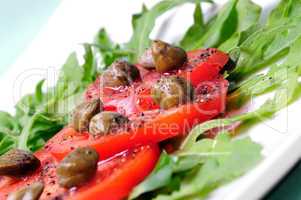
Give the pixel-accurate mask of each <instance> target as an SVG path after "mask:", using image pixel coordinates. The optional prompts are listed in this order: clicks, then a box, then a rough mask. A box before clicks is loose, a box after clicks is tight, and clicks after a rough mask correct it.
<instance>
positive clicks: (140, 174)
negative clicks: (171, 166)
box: [67, 145, 160, 200]
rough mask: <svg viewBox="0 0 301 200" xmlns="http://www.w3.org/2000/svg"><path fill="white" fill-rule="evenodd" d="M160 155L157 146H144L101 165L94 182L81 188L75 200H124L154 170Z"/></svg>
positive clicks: (73, 198)
mask: <svg viewBox="0 0 301 200" xmlns="http://www.w3.org/2000/svg"><path fill="white" fill-rule="evenodd" d="M159 155H160V150H159V147H158V146H157V145H155V146H153V145H152V146H142V147H139V148H137V149H135V150H132V151H128V152H126V153H123V154H120V155H117V156H115V157H113V158H112V159H110V160H107V161H104V162H101V163H99V165H98V169H97V173H96V176H95V178H94V179H93V180H92V181H90V183H88V184H86V185H85V186H83V187H81V188H79V189H78V190H77V191H76V192H75V193H74V194H73V195H72V194H71V195H70V196H69V198H67V199H70V200H71V199H72V200H87V199H89V200H121V199H124V198H126V197H127V196H128V195H129V193H130V192H131V190H132V189H133V187H134V186H136V185H137V184H138V183H140V182H141V181H142V180H144V179H145V177H146V176H147V175H148V174H149V173H150V172H151V171H152V170H153V168H154V167H155V165H156V163H157V161H158V158H159Z"/></svg>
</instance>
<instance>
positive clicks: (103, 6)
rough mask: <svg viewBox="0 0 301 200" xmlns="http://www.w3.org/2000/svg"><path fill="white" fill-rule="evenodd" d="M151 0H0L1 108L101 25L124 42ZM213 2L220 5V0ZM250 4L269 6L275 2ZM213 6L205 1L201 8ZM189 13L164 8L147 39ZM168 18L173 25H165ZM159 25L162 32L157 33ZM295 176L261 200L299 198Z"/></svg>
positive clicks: (171, 33) (183, 23)
mask: <svg viewBox="0 0 301 200" xmlns="http://www.w3.org/2000/svg"><path fill="white" fill-rule="evenodd" d="M156 2H158V0H127V1H126V0H107V1H104V0H102V1H100V0H64V1H60V0H43V1H41V0H21V1H20V0H0V91H1V93H2V98H1V99H0V110H7V111H10V112H13V110H14V109H13V106H14V104H15V102H16V101H17V100H18V99H19V97H20V96H22V95H24V94H26V93H29V92H32V91H33V86H34V85H35V83H36V82H37V81H39V80H41V79H43V78H49V77H48V74H49V70H53V71H54V73H55V72H56V71H57V70H58V69H59V67H60V65H61V64H62V63H63V62H64V60H65V59H66V57H67V56H68V54H69V53H70V52H71V51H73V50H74V49H77V48H79V46H80V45H79V44H80V43H82V42H86V41H91V40H92V39H93V37H94V35H95V33H96V32H97V30H98V29H99V28H101V27H105V28H106V29H107V31H108V33H109V34H110V35H111V37H112V38H113V40H115V41H117V42H125V41H127V40H128V39H129V37H130V35H131V33H132V32H131V15H132V14H133V13H137V12H139V11H140V10H141V7H142V4H143V3H145V4H146V5H147V6H151V5H153V4H155V3H156ZM218 2H219V3H221V4H222V3H223V2H225V0H220V1H218ZM255 2H257V3H260V4H261V5H264V6H267V5H270V6H272V5H273V4H274V3H276V2H277V1H272V0H264V1H263V0H256V1H255ZM212 9H214V8H209V6H208V7H206V5H205V10H207V11H209V12H210V11H212ZM268 9H270V7H268ZM192 11H193V5H185V6H184V7H181V8H179V9H176V10H173V11H171V12H168V13H167V14H166V15H164V16H163V17H161V18H160V19H159V21H158V26H157V27H156V28H155V30H154V32H153V34H152V37H160V38H161V39H164V40H167V41H175V40H177V36H178V35H180V34H181V33H183V32H184V31H185V30H186V28H187V27H188V26H189V25H190V24H191V22H192V15H191V14H192ZM175 13H176V15H175ZM168 18H173V19H174V21H176V23H170V24H167V23H166V19H168ZM162 27H165V29H163V30H165V31H164V32H159V31H158V30H159V29H160V28H162ZM180 27H181V28H180ZM54 82H55V78H54V79H51V77H50V80H49V82H48V85H52V84H54ZM16 88H17V90H16ZM3 97H4V98H3ZM300 180H301V164H300V163H299V164H298V165H296V166H295V167H294V169H293V170H292V171H291V172H290V174H289V175H288V176H287V177H286V178H285V179H283V180H282V181H281V182H280V184H278V186H277V187H275V188H274V189H273V190H272V191H271V192H270V193H269V194H267V196H266V197H265V199H268V200H298V199H301V189H300V185H301V181H300Z"/></svg>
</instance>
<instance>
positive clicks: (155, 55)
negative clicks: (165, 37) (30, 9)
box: [139, 40, 187, 73]
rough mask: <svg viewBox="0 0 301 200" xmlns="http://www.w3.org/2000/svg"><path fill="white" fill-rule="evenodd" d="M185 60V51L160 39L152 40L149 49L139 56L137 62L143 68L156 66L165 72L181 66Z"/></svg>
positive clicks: (158, 69) (157, 69)
mask: <svg viewBox="0 0 301 200" xmlns="http://www.w3.org/2000/svg"><path fill="white" fill-rule="evenodd" d="M186 60H187V55H186V52H185V51H184V50H183V49H181V48H179V47H175V46H172V45H170V44H168V43H166V42H163V41H161V40H154V41H153V42H152V45H151V47H150V49H148V50H146V51H145V53H144V54H143V55H142V56H141V58H140V60H139V64H141V65H142V66H144V67H145V68H156V71H158V72H161V73H162V72H166V71H169V70H172V69H175V68H177V67H181V66H182V65H183V64H184V63H185V62H186Z"/></svg>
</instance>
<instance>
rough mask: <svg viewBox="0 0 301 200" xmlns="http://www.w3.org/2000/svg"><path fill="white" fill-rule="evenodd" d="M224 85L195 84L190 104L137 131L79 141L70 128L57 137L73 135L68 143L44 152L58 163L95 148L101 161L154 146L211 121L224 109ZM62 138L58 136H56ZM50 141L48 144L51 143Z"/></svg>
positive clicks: (57, 143)
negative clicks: (82, 148) (75, 151)
mask: <svg viewBox="0 0 301 200" xmlns="http://www.w3.org/2000/svg"><path fill="white" fill-rule="evenodd" d="M227 86H228V82H227V81H226V80H224V79H223V78H220V79H217V80H215V81H208V82H203V83H202V84H199V86H198V88H196V91H197V93H198V95H197V99H196V100H195V101H194V102H193V103H189V104H185V105H181V106H179V107H177V108H173V109H170V110H167V111H161V113H159V114H155V115H154V117H153V118H151V119H150V120H148V121H146V122H144V123H143V124H140V125H141V127H140V126H139V127H138V128H132V129H131V130H130V131H124V132H120V133H116V134H112V135H107V136H102V137H100V138H97V139H95V138H93V137H89V134H88V133H85V134H81V136H80V137H89V139H85V140H81V139H80V138H78V137H77V136H76V135H78V133H76V132H75V131H74V130H73V129H72V128H67V129H64V130H63V131H62V132H61V133H59V134H58V135H64V134H70V132H71V133H72V134H74V135H75V136H73V137H71V138H70V139H69V140H56V141H55V142H53V145H47V147H48V148H47V149H48V150H49V151H50V152H51V153H52V154H53V155H54V156H55V157H57V158H58V159H62V158H63V157H64V156H65V155H66V154H67V153H69V152H70V151H71V150H72V149H74V148H76V147H79V146H91V147H93V148H95V149H96V150H97V151H98V152H99V154H100V156H101V159H106V158H108V157H110V156H112V155H114V154H116V153H118V152H122V151H124V150H126V149H130V148H133V147H135V146H137V145H143V144H148V143H158V142H161V141H163V140H166V139H169V138H172V137H175V136H179V135H181V134H182V135H183V134H186V133H187V132H188V131H189V130H191V129H192V128H193V126H194V125H196V124H199V123H201V122H204V121H206V120H209V119H212V118H213V117H215V116H217V115H218V114H220V113H221V112H223V111H224V109H225V99H226V94H227ZM57 137H62V136H57ZM51 141H52V140H51Z"/></svg>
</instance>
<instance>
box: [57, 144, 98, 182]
mask: <svg viewBox="0 0 301 200" xmlns="http://www.w3.org/2000/svg"><path fill="white" fill-rule="evenodd" d="M97 161H98V153H97V152H96V151H95V150H94V149H92V148H90V147H79V148H77V149H75V150H74V151H72V152H71V153H69V154H68V155H67V156H66V157H65V158H64V159H63V160H62V161H61V162H60V163H59V165H58V167H57V170H56V173H57V176H58V183H59V185H60V186H62V187H65V188H71V187H75V186H80V185H82V184H84V183H85V182H87V181H88V180H89V179H91V178H92V177H93V176H94V174H95V172H96V169H97Z"/></svg>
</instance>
